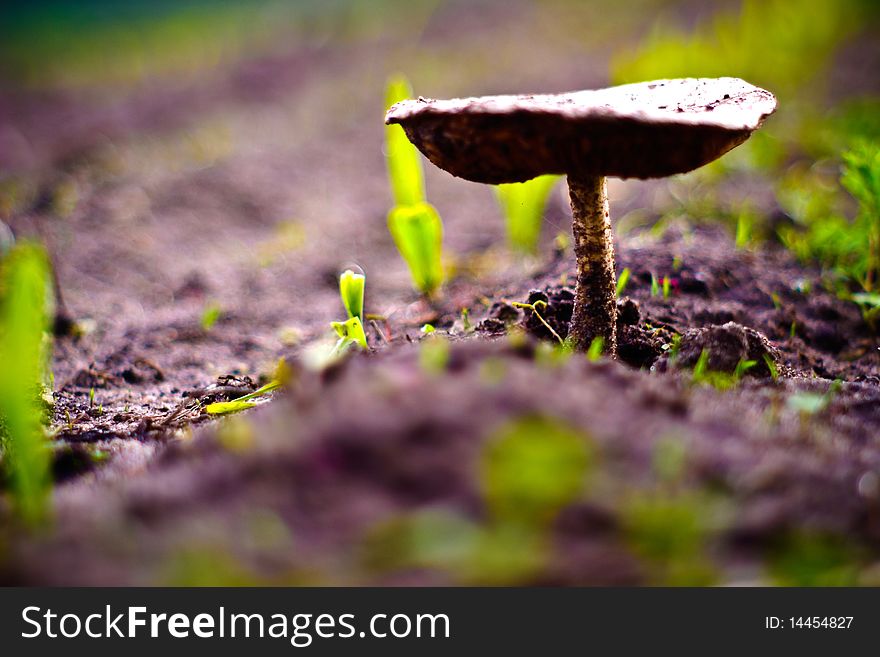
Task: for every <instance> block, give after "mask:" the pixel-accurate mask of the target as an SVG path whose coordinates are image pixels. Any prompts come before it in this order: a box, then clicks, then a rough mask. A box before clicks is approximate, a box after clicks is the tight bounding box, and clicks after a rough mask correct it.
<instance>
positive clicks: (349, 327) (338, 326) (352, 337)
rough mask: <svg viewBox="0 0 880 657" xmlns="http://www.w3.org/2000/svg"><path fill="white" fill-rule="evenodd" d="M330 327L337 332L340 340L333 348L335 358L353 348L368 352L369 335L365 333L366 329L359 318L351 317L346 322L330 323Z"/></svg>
mask: <svg viewBox="0 0 880 657" xmlns="http://www.w3.org/2000/svg"><path fill="white" fill-rule="evenodd" d="M330 326H332V327H333V330H334V331H336V335H337V336H339V339H338V340H337V341H336V345H335V346H334V347H333V352H332V355H333V356H340V355H342V354H344V353H345V352H346V351H348V350H349V349H350V348H351V347H356V348H359V349H364V350H367V349H369V347H368V345H367V335H366V334H365V333H364V327H363V325H362V324H361V320H359V319H358V318H357V317H351V318H350V319H347V320H346V321H344V322H330Z"/></svg>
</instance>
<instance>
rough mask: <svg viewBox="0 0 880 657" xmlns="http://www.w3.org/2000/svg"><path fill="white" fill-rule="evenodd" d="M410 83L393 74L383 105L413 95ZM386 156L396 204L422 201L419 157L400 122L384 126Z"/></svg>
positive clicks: (423, 197)
mask: <svg viewBox="0 0 880 657" xmlns="http://www.w3.org/2000/svg"><path fill="white" fill-rule="evenodd" d="M412 95H413V92H412V88H411V87H410V84H409V82H408V81H407V79H406V78H405V77H403V76H400V75H398V76H394V77H392V78H391V79H390V80H389V81H388V85H387V87H386V88H385V108H386V109H388V108H389V107H391V106H392V105H393V104H394V103H396V102H398V101H401V100H406V99H407V98H412ZM385 156H386V160H387V164H388V177H389V178H390V179H391V191H392V193H393V195H394V203H395V205H414V204H416V203H424V202H425V177H424V172H423V171H422V160H421V155H419V152H418V150H417V149H416V147H415V146H413V145H412V144H411V143H410V141H409V139H408V138H407V136H406V133H405V132H404V131H403V128H401V127H400V126H399V125H389V126H385Z"/></svg>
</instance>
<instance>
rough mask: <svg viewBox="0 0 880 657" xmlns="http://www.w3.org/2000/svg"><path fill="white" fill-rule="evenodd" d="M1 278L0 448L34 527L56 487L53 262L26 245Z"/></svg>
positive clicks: (1, 267) (15, 496)
mask: <svg viewBox="0 0 880 657" xmlns="http://www.w3.org/2000/svg"><path fill="white" fill-rule="evenodd" d="M0 274H2V276H0V365H2V367H0V417H2V420H3V422H2V423H0V425H3V426H5V436H4V435H3V434H2V428H0V444H2V448H3V461H4V464H5V466H6V472H7V474H8V476H9V480H10V486H9V490H10V493H11V497H12V503H13V508H14V510H15V512H16V514H17V516H18V517H19V518H20V519H21V520H22V521H23V522H24V523H25V524H27V525H29V526H32V527H33V526H36V525H39V524H41V523H42V522H44V521H45V520H46V519H47V517H48V515H49V494H50V492H51V487H52V480H51V475H50V453H49V450H48V447H47V445H46V441H45V432H44V430H43V414H44V410H43V402H42V400H41V398H40V391H41V390H42V387H43V385H44V384H45V382H46V380H47V379H48V378H49V376H48V374H49V354H50V343H49V342H48V339H47V336H48V329H49V316H50V313H49V304H50V294H51V285H50V281H51V276H50V274H49V260H48V258H47V256H46V253H45V251H43V249H42V248H41V247H39V246H36V245H32V244H27V243H22V244H19V245H17V246H14V247H12V248H11V249H10V251H9V253H8V254H7V255H6V257H5V258H4V259H3V260H2V261H0Z"/></svg>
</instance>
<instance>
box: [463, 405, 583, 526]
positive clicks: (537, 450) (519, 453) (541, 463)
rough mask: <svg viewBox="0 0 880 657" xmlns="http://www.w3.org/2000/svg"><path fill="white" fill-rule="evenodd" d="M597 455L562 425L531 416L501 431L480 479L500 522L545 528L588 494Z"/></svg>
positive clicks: (489, 449)
mask: <svg viewBox="0 0 880 657" xmlns="http://www.w3.org/2000/svg"><path fill="white" fill-rule="evenodd" d="M591 462H592V454H591V453H590V450H589V448H588V442H587V441H586V440H585V439H584V436H583V435H582V434H581V433H580V432H579V431H576V430H575V429H573V428H571V427H569V426H567V425H565V424H563V423H562V422H559V421H556V420H551V419H548V418H544V417H527V418H523V419H520V420H517V421H515V422H512V423H510V424H508V425H506V426H504V427H502V428H501V429H499V430H498V431H497V432H496V434H495V436H494V437H493V438H492V439H491V440H490V441H489V443H488V444H487V446H486V450H485V452H484V454H483V460H482V464H481V468H480V473H481V474H480V480H481V482H482V486H483V496H484V498H485V500H486V504H487V506H488V507H489V510H490V513H491V515H492V517H493V518H494V519H495V520H496V521H499V522H503V523H508V524H513V525H525V526H528V527H546V526H548V524H549V522H550V521H551V520H552V519H553V518H555V517H556V515H557V514H558V513H559V511H561V510H562V509H563V508H564V507H565V506H567V505H569V504H571V503H572V502H573V501H574V500H575V499H577V497H578V496H579V495H580V494H581V492H582V491H583V490H584V484H585V477H586V475H587V473H588V471H589V469H590V465H591Z"/></svg>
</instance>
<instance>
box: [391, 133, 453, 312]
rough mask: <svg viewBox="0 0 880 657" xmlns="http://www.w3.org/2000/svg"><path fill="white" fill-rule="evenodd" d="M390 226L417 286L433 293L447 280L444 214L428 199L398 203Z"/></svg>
mask: <svg viewBox="0 0 880 657" xmlns="http://www.w3.org/2000/svg"><path fill="white" fill-rule="evenodd" d="M393 127H398V126H393ZM388 230H390V231H391V237H393V238H394V244H395V245H396V246H397V250H398V251H399V252H400V255H401V256H402V257H403V259H404V261H405V262H406V264H407V266H408V267H409V271H410V276H411V277H412V280H413V284H414V285H415V287H416V289H418V290H419V291H420V292H421V293H423V294H424V295H426V296H429V297H430V296H431V295H433V294H434V292H436V291H437V288H439V287H440V285H441V284H442V283H443V261H442V256H443V222H442V221H441V220H440V215H439V214H437V211H436V210H435V209H434V208H433V207H431V206H430V205H428V204H427V203H419V204H416V205H407V206H397V207H395V208H394V209H393V210H391V212H390V213H389V214H388Z"/></svg>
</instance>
